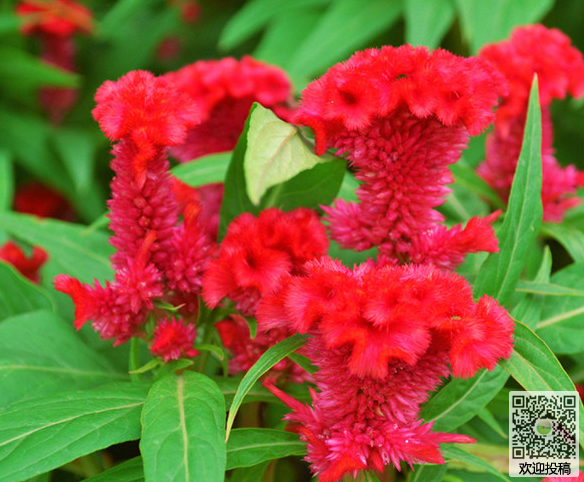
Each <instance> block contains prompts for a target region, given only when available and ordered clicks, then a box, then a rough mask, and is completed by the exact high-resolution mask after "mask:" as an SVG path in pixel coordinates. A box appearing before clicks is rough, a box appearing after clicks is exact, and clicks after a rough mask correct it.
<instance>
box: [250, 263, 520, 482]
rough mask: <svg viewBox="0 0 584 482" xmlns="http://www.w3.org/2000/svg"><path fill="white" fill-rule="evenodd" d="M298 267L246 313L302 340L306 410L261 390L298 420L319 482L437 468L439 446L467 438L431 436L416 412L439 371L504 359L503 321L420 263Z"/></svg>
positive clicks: (506, 328)
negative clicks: (309, 370)
mask: <svg viewBox="0 0 584 482" xmlns="http://www.w3.org/2000/svg"><path fill="white" fill-rule="evenodd" d="M304 271H305V273H304V275H303V276H293V277H291V278H290V279H289V280H288V282H287V283H286V284H284V285H283V288H282V289H281V290H280V292H278V293H277V294H274V295H269V296H266V297H264V298H263V299H262V301H261V303H260V306H259V309H258V313H257V316H258V324H259V327H260V328H261V329H263V330H267V329H273V328H285V329H288V330H290V331H292V332H300V333H309V334H311V335H312V336H311V337H310V338H309V340H308V343H307V345H306V347H305V353H306V355H307V356H308V357H309V358H310V360H311V361H312V363H313V364H314V365H316V366H317V367H318V368H319V370H318V371H317V372H316V374H315V375H314V377H315V379H316V385H317V389H318V392H317V391H312V392H311V394H312V407H308V406H305V405H303V404H301V403H299V402H297V401H296V400H294V399H292V398H291V397H289V396H288V395H286V394H285V393H283V392H282V391H280V390H279V389H277V388H276V387H274V386H273V384H272V383H271V382H269V381H268V382H267V383H266V386H268V388H269V389H270V390H271V391H272V392H273V393H274V394H275V395H276V396H278V397H279V398H280V399H281V400H282V401H283V402H284V403H286V404H287V405H288V406H290V407H291V408H292V409H293V410H294V411H293V413H292V414H290V415H288V416H287V418H288V419H289V420H292V421H295V422H298V423H300V425H301V426H300V428H299V432H300V435H301V437H302V438H303V439H304V440H305V441H307V442H308V456H307V460H308V461H309V462H310V463H311V469H312V471H313V472H314V474H315V475H318V477H319V480H320V481H321V482H332V481H336V480H339V479H340V478H341V477H342V476H343V475H344V474H346V473H352V472H356V471H358V470H360V469H366V468H374V469H376V470H383V468H384V466H385V465H388V464H389V463H393V465H394V466H395V467H396V468H398V469H399V466H400V462H401V461H405V462H407V463H408V464H410V465H411V464H414V463H420V462H427V463H444V459H443V458H442V455H441V454H440V451H439V444H440V443H444V442H458V443H460V442H472V441H473V440H472V439H470V438H469V437H466V436H464V435H456V434H444V433H434V432H431V428H432V423H428V424H425V423H423V420H420V419H419V410H420V405H421V404H422V403H423V402H424V401H425V400H426V399H427V398H428V391H429V390H434V389H436V388H437V387H438V386H439V385H440V384H441V383H442V378H443V377H446V376H448V375H449V373H450V372H452V374H453V375H454V376H456V377H470V376H472V375H474V374H475V373H476V372H477V371H478V370H479V369H481V368H487V369H493V368H494V367H495V365H496V363H497V360H498V359H500V358H507V357H509V355H510V354H511V348H512V333H513V320H512V319H511V318H510V316H509V315H508V313H507V312H506V311H505V310H504V309H503V308H502V307H501V306H499V305H498V304H497V302H496V301H495V300H494V299H492V298H490V297H488V296H483V297H481V298H480V299H479V301H478V302H475V301H474V300H473V298H472V290H471V287H470V286H469V285H468V283H467V282H466V280H465V279H464V278H462V277H461V276H458V275H456V274H454V273H446V272H444V271H440V270H438V269H436V268H434V267H432V266H413V265H410V266H385V267H383V268H378V267H375V266H374V265H373V264H371V263H370V264H364V265H361V266H359V267H356V268H355V269H354V270H349V269H348V268H345V267H344V266H342V265H341V264H340V263H339V262H337V261H333V260H330V259H328V258H322V259H320V260H317V261H311V262H309V263H307V265H305V267H304ZM449 365H450V367H451V368H450V367H449Z"/></svg>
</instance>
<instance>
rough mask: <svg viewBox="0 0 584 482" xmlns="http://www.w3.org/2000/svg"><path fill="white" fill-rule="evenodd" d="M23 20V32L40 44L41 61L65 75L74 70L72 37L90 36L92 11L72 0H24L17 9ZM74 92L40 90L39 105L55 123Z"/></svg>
mask: <svg viewBox="0 0 584 482" xmlns="http://www.w3.org/2000/svg"><path fill="white" fill-rule="evenodd" d="M16 13H17V14H18V15H19V16H21V17H22V18H23V23H22V32H23V33H24V34H26V35H35V36H37V37H38V38H39V40H40V42H41V50H42V51H41V58H42V59H43V60H44V61H45V62H46V63H48V64H51V65H54V66H56V67H59V68H61V69H63V70H66V71H68V72H74V71H75V60H74V56H75V55H74V54H75V46H74V44H73V39H72V37H73V34H74V33H77V32H81V33H90V32H91V30H92V28H93V25H92V18H91V12H90V11H89V10H88V9H87V8H86V7H84V6H83V5H81V4H79V3H77V2H75V1H73V0H46V1H43V0H23V1H21V2H20V3H19V4H18V6H17V7H16ZM76 100H77V91H76V90H75V89H72V88H65V87H43V88H42V89H41V91H40V101H41V106H42V107H43V108H44V109H45V110H46V111H47V112H48V113H49V117H50V119H51V121H52V122H53V123H55V124H58V123H59V122H61V120H62V119H63V117H64V116H65V115H66V114H67V113H68V112H69V110H71V108H72V107H73V105H74V104H75V102H76Z"/></svg>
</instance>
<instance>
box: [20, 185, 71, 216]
mask: <svg viewBox="0 0 584 482" xmlns="http://www.w3.org/2000/svg"><path fill="white" fill-rule="evenodd" d="M13 208H14V210H15V211H17V212H20V213H26V214H34V215H35V216H38V217H40V218H55V219H61V220H63V221H72V220H73V218H74V217H75V213H74V211H73V208H72V207H71V205H70V204H69V201H67V199H65V198H64V197H63V196H62V195H61V194H59V193H58V192H57V191H54V190H53V189H51V188H50V187H48V186H45V185H44V184H41V183H40V182H36V181H32V182H29V183H27V184H23V185H22V186H20V187H19V188H18V189H17V190H16V193H15V194H14V202H13Z"/></svg>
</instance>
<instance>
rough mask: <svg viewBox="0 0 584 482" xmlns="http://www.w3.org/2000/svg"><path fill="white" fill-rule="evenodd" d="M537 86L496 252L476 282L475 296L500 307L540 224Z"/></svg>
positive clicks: (507, 301)
mask: <svg viewBox="0 0 584 482" xmlns="http://www.w3.org/2000/svg"><path fill="white" fill-rule="evenodd" d="M537 85H538V84H537V78H534V81H533V85H532V87H531V94H530V96H529V108H528V112H527V120H526V122H525V133H524V136H523V145H522V147H521V153H520V155H519V161H518V163H517V170H516V171H515V177H514V179H513V185H512V186H511V194H510V196H509V207H508V209H507V212H506V214H505V219H504V221H503V225H502V226H501V228H500V230H499V231H498V232H497V237H498V238H499V252H498V253H492V254H490V255H489V257H488V258H487V260H486V261H485V263H484V264H483V266H482V267H481V269H480V271H479V274H478V276H477V279H476V281H475V293H476V294H477V295H482V294H485V293H486V294H488V295H490V296H492V297H494V298H496V299H497V300H498V301H499V302H500V303H501V304H502V305H508V304H509V302H510V301H511V297H512V295H513V292H514V290H515V285H516V284H517V281H518V280H519V276H520V275H521V272H522V270H523V267H524V265H525V262H526V260H527V257H528V254H529V250H530V249H531V247H532V246H533V245H534V243H535V239H536V237H537V234H538V232H539V226H540V224H541V217H542V205H541V109H540V107H539V101H538V90H537Z"/></svg>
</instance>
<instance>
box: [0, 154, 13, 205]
mask: <svg viewBox="0 0 584 482" xmlns="http://www.w3.org/2000/svg"><path fill="white" fill-rule="evenodd" d="M13 171H14V169H13V168H12V160H11V159H10V153H9V152H8V151H6V150H3V149H2V150H0V211H7V210H9V209H10V207H11V206H12V197H13V196H14V172H13Z"/></svg>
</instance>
